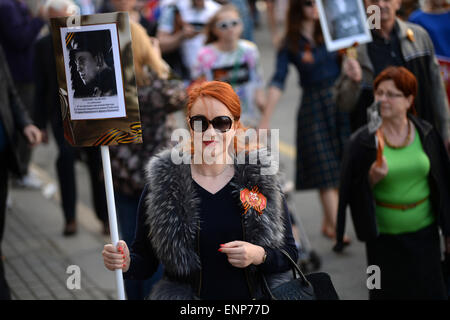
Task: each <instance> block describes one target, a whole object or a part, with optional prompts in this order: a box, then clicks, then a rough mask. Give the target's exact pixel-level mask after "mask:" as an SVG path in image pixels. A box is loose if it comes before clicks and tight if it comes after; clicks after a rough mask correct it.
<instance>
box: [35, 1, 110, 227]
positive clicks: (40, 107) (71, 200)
mask: <svg viewBox="0 0 450 320" xmlns="http://www.w3.org/2000/svg"><path fill="white" fill-rule="evenodd" d="M58 4H59V2H57V1H48V2H47V6H48V8H49V12H48V15H49V17H50V18H53V17H62V16H67V15H69V14H70V12H69V10H70V8H69V7H59V6H58ZM34 77H35V85H36V90H35V99H34V110H35V112H34V118H33V119H34V120H35V122H36V126H38V127H39V129H41V131H42V133H43V137H44V142H45V141H46V140H47V138H48V136H47V130H46V128H47V124H48V123H50V125H51V129H52V132H53V136H54V138H55V142H56V145H57V147H58V157H57V160H56V171H57V174H58V181H59V186H60V191H61V200H62V201H61V202H62V203H61V204H62V209H63V213H64V218H65V227H64V230H63V234H64V235H65V236H70V235H74V234H75V233H76V231H77V224H76V202H77V193H76V177H75V161H76V159H77V156H78V154H80V155H81V158H82V159H86V164H87V166H88V169H89V175H90V181H91V190H92V199H93V202H94V208H95V212H96V214H97V217H98V219H99V220H100V221H101V223H102V225H103V233H104V234H105V235H107V234H108V233H109V231H108V229H109V226H108V215H107V204H106V195H105V188H104V182H103V177H102V175H101V174H100V173H101V172H102V167H101V166H102V165H101V155H100V150H99V148H75V147H72V146H71V145H70V144H69V143H68V142H67V141H66V139H64V129H63V120H62V115H61V106H60V102H59V94H58V93H59V86H58V82H57V78H56V62H55V57H54V51H53V40H52V35H51V34H48V35H46V36H44V37H42V38H40V39H39V40H38V41H37V42H36V46H35V76H34Z"/></svg>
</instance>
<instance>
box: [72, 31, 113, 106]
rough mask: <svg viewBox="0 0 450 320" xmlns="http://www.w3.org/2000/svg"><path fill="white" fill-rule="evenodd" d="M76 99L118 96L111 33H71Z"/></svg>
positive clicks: (73, 81) (73, 80)
mask: <svg viewBox="0 0 450 320" xmlns="http://www.w3.org/2000/svg"><path fill="white" fill-rule="evenodd" d="M66 43H67V44H68V49H69V50H70V66H71V77H72V85H73V90H74V98H87V97H108V96H115V95H117V86H116V79H115V73H114V69H113V68H112V67H111V66H113V65H114V62H113V61H114V60H113V53H112V46H111V35H110V32H109V31H108V30H100V31H86V32H74V33H68V34H67V37H66Z"/></svg>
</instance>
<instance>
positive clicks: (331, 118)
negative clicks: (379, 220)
mask: <svg viewBox="0 0 450 320" xmlns="http://www.w3.org/2000/svg"><path fill="white" fill-rule="evenodd" d="M333 84H334V80H328V81H325V82H324V83H322V85H321V86H314V87H305V88H304V91H303V98H302V103H301V105H300V110H299V112H298V116H297V163H296V164H297V172H296V189H297V190H306V189H326V188H337V187H338V186H339V177H340V162H341V158H342V153H343V150H344V144H345V142H346V141H347V139H348V138H349V136H350V120H349V115H348V113H347V112H342V111H339V110H338V108H337V107H336V104H335V103H334V101H333V97H332V90H331V89H332V87H333Z"/></svg>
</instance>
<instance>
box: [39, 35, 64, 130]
mask: <svg viewBox="0 0 450 320" xmlns="http://www.w3.org/2000/svg"><path fill="white" fill-rule="evenodd" d="M34 65H35V73H34V79H35V81H34V83H35V96H34V115H33V120H34V121H35V123H36V126H37V127H38V128H40V129H45V128H46V127H47V123H48V122H49V121H51V122H52V124H53V123H54V124H56V123H58V124H59V125H60V126H62V117H61V106H60V104H59V94H58V92H59V86H58V81H57V78H56V62H55V54H54V51H53V39H52V35H51V34H48V35H46V36H44V37H42V38H40V39H39V40H38V41H37V42H36V46H35V56H34Z"/></svg>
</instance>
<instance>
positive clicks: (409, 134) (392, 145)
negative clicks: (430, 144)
mask: <svg viewBox="0 0 450 320" xmlns="http://www.w3.org/2000/svg"><path fill="white" fill-rule="evenodd" d="M383 138H384V141H385V142H386V144H387V145H388V146H389V148H392V149H400V148H404V147H406V146H407V145H408V143H409V140H410V138H411V125H410V123H409V121H408V134H407V135H406V138H405V141H403V143H402V144H401V145H399V146H396V145H394V144H392V143H391V142H390V141H389V139H388V138H387V137H386V135H385V134H384V131H383Z"/></svg>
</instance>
